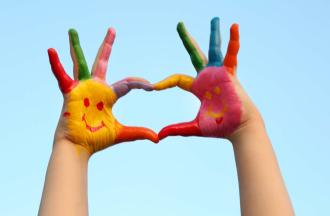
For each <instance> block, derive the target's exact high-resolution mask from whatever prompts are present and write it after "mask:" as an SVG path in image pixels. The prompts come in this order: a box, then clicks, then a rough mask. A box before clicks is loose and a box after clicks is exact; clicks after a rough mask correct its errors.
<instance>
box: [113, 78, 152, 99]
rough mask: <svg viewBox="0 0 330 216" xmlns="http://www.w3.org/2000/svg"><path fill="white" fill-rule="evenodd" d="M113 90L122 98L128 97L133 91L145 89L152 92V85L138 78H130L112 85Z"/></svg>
mask: <svg viewBox="0 0 330 216" xmlns="http://www.w3.org/2000/svg"><path fill="white" fill-rule="evenodd" d="M111 87H112V89H113V90H114V92H115V93H116V95H117V98H120V97H122V96H124V95H126V94H127V93H128V92H129V91H131V90H132V89H144V90H146V91H152V90H153V87H152V85H151V84H150V83H149V82H148V81H147V80H145V79H142V78H138V77H129V78H126V79H123V80H121V81H118V82H116V83H114V84H112V85H111Z"/></svg>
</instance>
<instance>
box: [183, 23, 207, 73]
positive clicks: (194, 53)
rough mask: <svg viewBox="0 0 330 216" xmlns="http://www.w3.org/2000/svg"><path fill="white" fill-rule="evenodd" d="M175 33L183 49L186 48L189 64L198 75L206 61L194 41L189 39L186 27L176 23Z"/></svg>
mask: <svg viewBox="0 0 330 216" xmlns="http://www.w3.org/2000/svg"><path fill="white" fill-rule="evenodd" d="M177 31H178V33H179V36H180V38H181V40H182V43H183V45H184V47H185V48H186V50H187V52H188V54H189V56H190V59H191V62H192V64H193V65H194V67H195V69H196V71H197V73H198V72H199V71H201V70H203V68H204V67H205V65H206V64H207V59H206V57H205V55H204V53H203V52H202V51H201V49H200V48H199V46H198V44H197V43H196V41H195V40H194V38H193V37H191V36H190V34H189V33H188V31H187V30H186V27H185V26H184V24H183V22H179V23H178V25H177Z"/></svg>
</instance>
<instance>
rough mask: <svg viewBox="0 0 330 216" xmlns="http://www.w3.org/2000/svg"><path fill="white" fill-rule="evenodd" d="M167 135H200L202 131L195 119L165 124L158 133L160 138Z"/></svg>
mask: <svg viewBox="0 0 330 216" xmlns="http://www.w3.org/2000/svg"><path fill="white" fill-rule="evenodd" d="M168 136H202V132H201V130H200V129H199V126H198V123H197V121H196V120H194V121H191V122H184V123H178V124H173V125H169V126H166V127H164V128H163V129H162V130H161V131H160V132H159V133H158V137H159V139H160V140H162V139H164V138H166V137H168Z"/></svg>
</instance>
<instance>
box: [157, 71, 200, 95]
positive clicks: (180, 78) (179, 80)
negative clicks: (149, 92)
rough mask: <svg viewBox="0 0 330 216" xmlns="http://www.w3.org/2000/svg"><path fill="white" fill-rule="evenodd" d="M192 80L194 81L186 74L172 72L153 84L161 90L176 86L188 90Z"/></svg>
mask: <svg viewBox="0 0 330 216" xmlns="http://www.w3.org/2000/svg"><path fill="white" fill-rule="evenodd" d="M193 82H194V78H193V77H191V76H187V75H183V74H174V75H172V76H169V77H167V78H166V79H164V80H162V81H160V82H158V83H156V84H154V89H155V90H163V89H167V88H172V87H175V86H178V87H180V88H182V89H184V90H186V91H190V90H191V86H192V84H193Z"/></svg>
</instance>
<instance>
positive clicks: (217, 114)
mask: <svg viewBox="0 0 330 216" xmlns="http://www.w3.org/2000/svg"><path fill="white" fill-rule="evenodd" d="M223 104H224V106H223V108H222V110H221V111H220V112H214V111H213V107H212V105H210V106H208V107H207V111H206V114H207V115H208V116H210V117H212V118H215V119H216V118H220V117H222V116H224V114H225V113H226V112H227V104H226V103H224V102H223Z"/></svg>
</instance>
